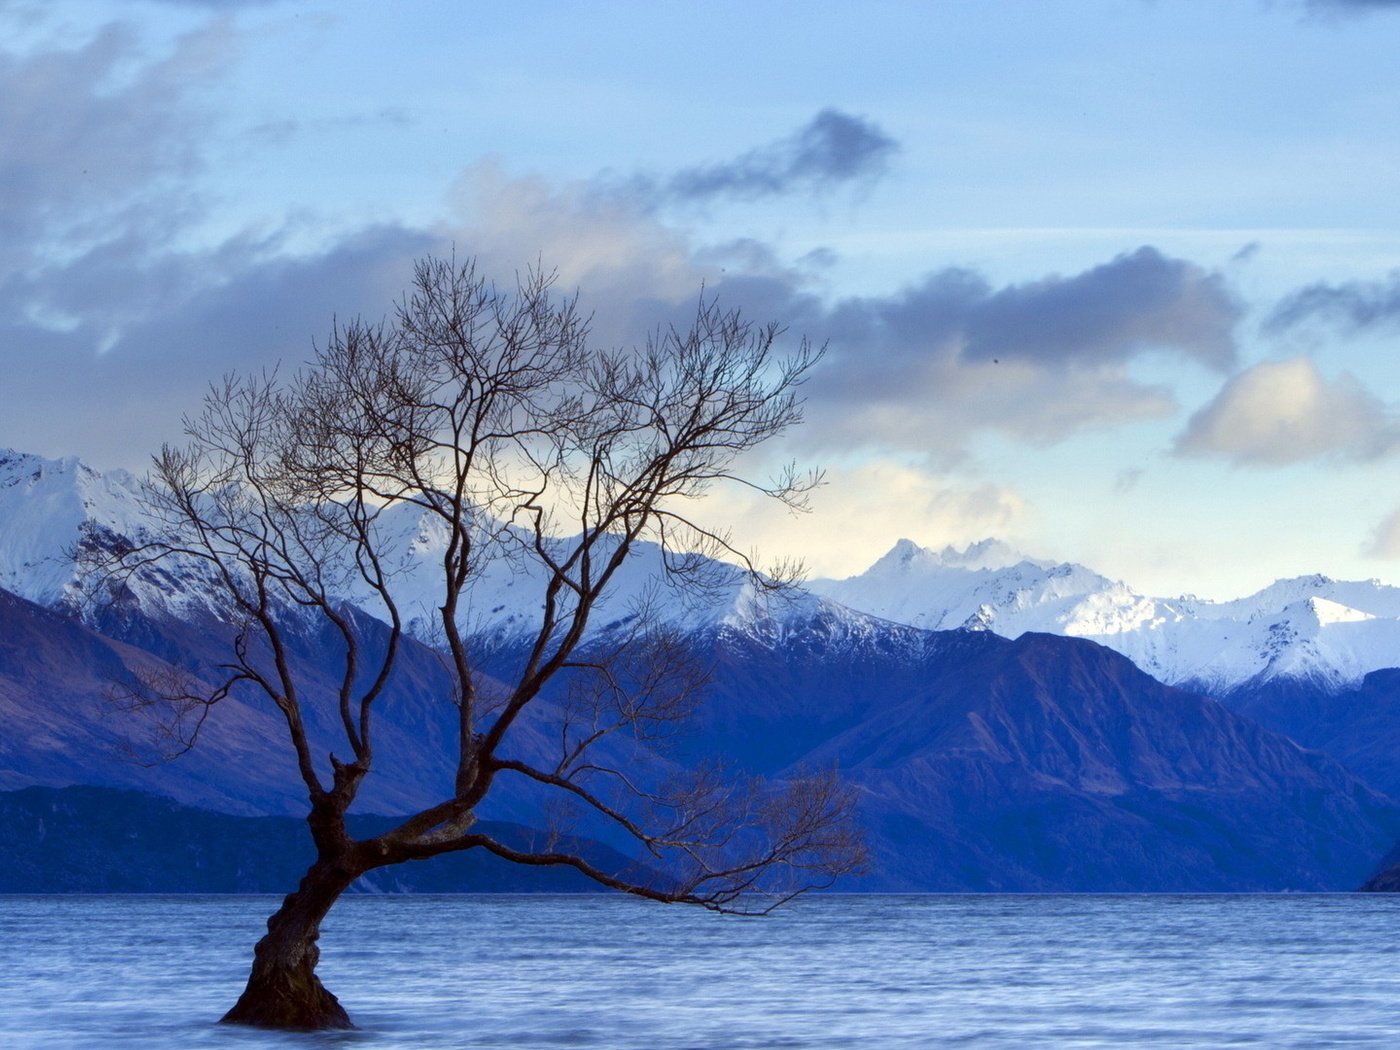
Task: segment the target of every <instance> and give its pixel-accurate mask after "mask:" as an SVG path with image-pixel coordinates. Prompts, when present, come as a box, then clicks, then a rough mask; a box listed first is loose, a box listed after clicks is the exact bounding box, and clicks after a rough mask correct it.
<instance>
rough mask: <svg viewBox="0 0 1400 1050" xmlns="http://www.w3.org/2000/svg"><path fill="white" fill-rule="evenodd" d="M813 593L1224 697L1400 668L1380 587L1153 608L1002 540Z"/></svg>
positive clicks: (1390, 604)
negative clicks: (1026, 641)
mask: <svg viewBox="0 0 1400 1050" xmlns="http://www.w3.org/2000/svg"><path fill="white" fill-rule="evenodd" d="M809 588H810V589H811V590H812V591H813V592H814V593H816V594H820V595H822V596H824V597H827V598H830V599H832V600H834V601H838V602H841V603H842V604H844V605H848V606H850V607H852V608H854V609H859V610H861V611H862V612H867V613H870V614H872V615H875V616H881V617H884V618H886V619H890V620H895V621H898V622H900V623H908V624H912V625H915V626H920V627H927V628H931V629H942V628H950V627H969V628H973V629H982V630H990V631H994V632H996V633H998V634H1001V635H1004V636H1006V637H1009V638H1014V637H1017V636H1018V635H1020V634H1023V633H1025V632H1027V631H1036V632H1044V633H1050V634H1060V635H1065V636H1069V637H1077V638H1088V639H1091V640H1093V641H1096V642H1099V643H1100V644H1102V645H1106V646H1108V647H1109V648H1111V649H1114V650H1116V651H1118V652H1120V653H1122V654H1123V655H1125V656H1127V657H1128V658H1129V659H1130V660H1132V661H1133V662H1134V663H1136V664H1137V665H1138V666H1139V667H1141V668H1142V669H1143V670H1145V671H1147V672H1148V673H1149V674H1151V675H1153V676H1154V677H1156V678H1158V679H1160V680H1162V681H1164V682H1168V683H1171V684H1174V685H1182V686H1186V687H1189V688H1193V689H1196V690H1199V691H1202V692H1208V693H1211V694H1214V695H1227V694H1229V693H1231V692H1232V691H1234V690H1236V689H1240V688H1242V687H1244V686H1246V685H1247V684H1249V683H1260V682H1265V681H1268V680H1271V679H1276V678H1278V679H1295V680H1306V681H1312V682H1314V683H1317V684H1319V685H1321V686H1323V687H1325V688H1329V689H1332V690H1334V691H1335V690H1340V689H1342V688H1345V687H1347V686H1351V685H1355V684H1358V683H1359V682H1360V681H1361V679H1362V678H1363V677H1364V676H1365V674H1366V673H1367V672H1368V671H1373V670H1377V669H1379V668H1383V667H1389V666H1391V665H1392V664H1394V663H1396V662H1397V661H1400V588H1397V587H1390V586H1386V585H1384V584H1381V583H1380V582H1379V581H1376V580H1370V581H1356V582H1347V581H1338V580H1332V579H1330V578H1328V577H1326V576H1304V577H1298V578H1296V579H1289V580H1279V581H1277V582H1275V583H1273V584H1271V585H1270V586H1268V587H1266V588H1264V589H1263V590H1261V591H1259V592H1258V593H1257V594H1253V595H1250V596H1248V597H1245V598H1240V599H1236V600H1234V601H1228V602H1212V601H1206V600H1203V599H1199V598H1194V597H1190V596H1185V597H1180V598H1152V597H1147V596H1144V595H1141V594H1139V593H1137V592H1136V591H1134V590H1133V589H1132V588H1131V587H1129V586H1128V585H1127V584H1125V583H1122V582H1120V581H1115V580H1110V579H1107V578H1106V577H1104V576H1101V575H1099V574H1098V573H1095V572H1093V571H1092V570H1090V569H1086V568H1085V567H1083V566H1082V565H1074V564H1068V563H1065V564H1054V563H1051V562H1045V561H1036V560H1033V559H1029V558H1024V557H1022V556H1020V555H1019V554H1017V553H1016V552H1015V551H1013V550H1011V549H1010V548H1008V547H1006V546H1005V545H1003V544H1000V543H997V542H995V541H986V542H984V543H981V544H975V545H973V546H971V547H968V548H967V549H965V550H963V551H957V550H954V549H952V548H945V549H944V550H943V551H932V550H929V549H927V548H923V547H920V546H918V545H917V544H915V543H912V542H911V541H909V540H901V541H900V542H899V543H897V544H896V545H895V546H894V548H893V549H892V550H890V551H889V553H887V554H886V555H884V557H882V558H880V559H879V560H878V561H877V562H875V564H874V565H872V566H871V567H870V568H869V569H868V570H866V572H864V573H862V574H860V575H858V576H852V577H850V578H848V579H844V580H814V581H812V582H811V583H810V584H809Z"/></svg>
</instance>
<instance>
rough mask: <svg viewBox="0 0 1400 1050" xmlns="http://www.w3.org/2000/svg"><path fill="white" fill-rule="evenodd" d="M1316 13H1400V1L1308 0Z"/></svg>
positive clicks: (1308, 4) (1308, 3) (1309, 8)
mask: <svg viewBox="0 0 1400 1050" xmlns="http://www.w3.org/2000/svg"><path fill="white" fill-rule="evenodd" d="M1307 6H1308V10H1310V11H1315V12H1323V13H1327V12H1331V13H1350V14H1363V13H1365V12H1368V11H1400V0H1307Z"/></svg>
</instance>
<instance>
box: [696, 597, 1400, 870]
mask: <svg viewBox="0 0 1400 1050" xmlns="http://www.w3.org/2000/svg"><path fill="white" fill-rule="evenodd" d="M858 624H859V621H852V620H851V619H850V618H849V617H841V618H835V619H833V618H831V617H829V616H824V615H821V614H820V613H818V614H817V615H815V616H812V617H810V618H806V619H804V618H802V617H800V616H799V617H795V618H791V619H789V620H788V621H787V622H786V623H785V629H784V630H783V631H782V632H781V633H780V634H777V633H775V634H772V635H769V636H768V637H767V638H762V637H759V636H756V635H754V634H752V633H746V632H737V631H734V630H732V629H731V630H719V631H714V632H711V634H710V637H709V649H708V654H707V655H708V656H709V657H710V658H711V659H712V660H713V662H714V667H715V676H714V681H713V684H712V689H711V693H710V696H709V703H708V704H707V705H706V707H705V708H704V709H703V710H702V711H701V712H700V714H699V724H698V726H697V728H696V729H695V731H694V738H693V742H692V743H693V746H694V748H695V751H696V753H698V752H699V751H700V750H702V749H703V748H706V747H708V748H711V749H714V750H716V751H718V752H721V753H723V754H725V755H727V756H730V757H731V758H732V759H733V760H734V761H736V762H738V763H740V764H741V765H743V766H744V767H745V768H748V769H750V770H753V771H757V772H763V773H767V774H769V775H773V776H777V777H779V778H781V777H783V776H785V775H789V774H791V773H792V772H794V771H796V770H799V769H812V768H825V767H828V766H830V765H833V764H834V765H837V766H838V767H839V768H840V770H841V773H842V775H843V777H844V778H845V779H846V780H848V781H849V782H850V783H852V784H853V785H855V786H856V788H857V789H858V790H859V792H860V796H861V806H862V811H863V815H864V819H865V824H866V826H867V828H868V829H869V831H870V845H871V849H872V853H873V864H872V871H873V874H872V876H871V877H870V879H868V880H867V882H866V883H865V885H866V886H868V887H869V888H872V889H882V890H918V891H929V890H939V891H966V890H1007V891H1011V890H1014V891H1031V890H1043V891H1081V890H1095V891H1201V892H1208V891H1217V890H1260V889H1269V890H1280V889H1298V890H1305V889H1350V888H1352V887H1353V886H1355V885H1357V884H1359V883H1360V882H1361V881H1362V880H1363V879H1364V878H1365V877H1367V876H1368V875H1370V874H1371V873H1372V872H1373V871H1374V869H1375V867H1376V864H1377V862H1378V859H1379V858H1380V856H1381V855H1382V854H1383V853H1384V852H1385V851H1386V850H1387V849H1388V848H1389V847H1390V845H1391V844H1392V843H1393V842H1394V840H1395V838H1396V837H1397V835H1400V823H1397V818H1398V817H1400V808H1397V806H1396V804H1395V803H1394V802H1393V801H1391V800H1390V799H1388V798H1386V797H1384V796H1382V795H1381V794H1380V793H1379V792H1377V791H1375V790H1373V789H1371V788H1370V787H1368V786H1367V785H1365V784H1364V783H1362V781H1361V780H1359V779H1358V778H1357V777H1355V776H1354V775H1352V774H1351V773H1349V772H1348V771H1347V770H1346V769H1344V768H1343V767H1342V766H1341V765H1340V764H1339V763H1337V762H1336V761H1334V760H1332V759H1331V758H1329V757H1328V756H1326V755H1324V754H1322V753H1320V752H1315V751H1307V750H1304V749H1302V748H1300V747H1298V745H1297V744H1295V743H1294V742H1293V741H1291V740H1288V739H1286V738H1285V737H1283V736H1281V735H1278V734H1275V733H1272V732H1269V731H1268V730H1265V729H1263V728H1262V727H1260V726H1259V725H1257V724H1255V723H1254V722H1252V721H1251V720H1249V719H1247V718H1245V717H1243V716H1240V715H1238V714H1235V713H1234V712H1232V711H1230V710H1228V709H1227V708H1225V707H1222V706H1221V705H1220V704H1218V703H1216V702H1215V701H1213V700H1211V699H1209V698H1206V697H1203V696H1200V695H1198V694H1194V693H1189V692H1186V691H1184V690H1179V689H1174V688H1171V687H1168V686H1165V685H1163V684H1161V683H1159V682H1157V681H1155V680H1154V679H1152V678H1150V677H1149V676H1148V675H1146V674H1144V673H1143V672H1142V671H1140V670H1139V669H1138V668H1136V667H1135V666H1133V664H1132V663H1131V662H1130V661H1128V660H1127V659H1125V658H1124V657H1122V656H1121V655H1119V654H1117V653H1115V652H1113V651H1111V650H1109V649H1106V648H1105V647H1103V646H1100V645H1097V644H1095V643H1092V642H1088V641H1085V640H1080V639H1066V638H1060V637H1056V636H1053V635H1043V634H1026V635H1023V636H1021V637H1020V638H1018V639H1015V640H1010V639H1005V638H1002V637H1000V636H998V635H995V634H993V633H991V632H987V631H953V632H946V631H945V632H923V631H918V630H917V629H911V628H893V629H891V630H886V631H879V630H866V629H859V628H857V625H858Z"/></svg>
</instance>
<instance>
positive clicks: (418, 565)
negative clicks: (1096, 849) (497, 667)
mask: <svg viewBox="0 0 1400 1050" xmlns="http://www.w3.org/2000/svg"><path fill="white" fill-rule="evenodd" d="M149 526H150V521H149V518H148V516H147V511H146V510H145V507H144V506H143V504H142V501H141V499H140V483H139V481H138V480H137V479H136V478H135V477H133V476H132V475H131V474H129V473H127V472H125V471H111V472H108V473H99V472H98V471H95V470H92V469H91V468H89V467H87V466H85V465H84V464H82V463H80V462H78V461H77V460H76V459H73V458H69V459H64V460H47V459H43V458H41V457H38V456H33V455H26V454H22V453H17V452H11V451H6V450H0V587H3V588H5V589H7V590H9V591H11V592H13V593H15V594H18V595H20V596H21V597H23V598H26V599H28V600H30V601H34V602H37V603H38V604H40V605H44V606H46V607H49V608H60V609H65V610H68V611H81V610H82V608H83V599H84V594H85V591H84V588H85V586H87V584H86V582H85V580H84V577H83V573H82V572H81V570H80V569H79V568H78V566H77V565H76V564H75V561H74V551H75V549H77V548H78V547H80V546H82V545H85V544H94V543H96V544H111V543H116V542H121V541H122V540H127V541H133V540H139V539H140V537H141V536H143V535H144V534H145V531H146V530H147V529H148V528H149ZM380 529H381V533H382V536H383V539H384V545H385V547H386V549H388V550H390V551H392V552H393V556H392V558H393V561H394V563H395V564H396V566H397V571H396V575H395V582H394V589H395V596H396V599H397V601H398V603H399V606H400V609H401V610H402V611H403V613H404V615H405V618H406V620H407V621H408V623H409V626H410V630H411V631H412V632H413V633H414V634H416V635H417V636H418V637H420V638H421V639H423V640H425V641H429V642H431V641H432V639H433V637H434V635H435V630H434V624H435V617H436V610H437V608H438V607H439V606H440V604H441V601H442V598H441V595H440V594H439V592H438V588H439V587H440V582H439V580H438V574H439V572H440V565H441V562H440V558H441V553H442V548H443V545H444V543H445V542H446V537H445V535H444V533H443V530H442V528H441V527H440V523H438V522H435V521H434V520H433V519H432V518H431V516H428V515H425V514H423V513H422V512H421V511H418V510H416V509H414V508H411V507H407V506H404V507H396V508H392V509H391V510H390V511H389V512H387V513H386V514H385V515H384V516H383V518H382V520H381V523H380ZM539 573H540V569H539V567H538V565H532V564H531V563H530V561H529V560H528V559H518V560H517V559H502V560H498V561H496V562H494V563H492V564H491V565H490V567H489V568H488V569H487V571H486V572H485V573H484V575H483V576H482V577H481V578H479V579H477V580H476V581H474V582H473V584H472V587H471V589H470V594H469V601H468V603H467V604H466V606H465V607H464V609H463V610H462V612H461V619H462V622H463V626H465V627H467V628H468V629H473V630H478V629H490V630H494V631H501V632H511V633H514V632H520V631H526V630H528V629H529V628H530V627H531V626H532V625H533V624H535V623H537V622H538V616H539V614H540V613H539V601H540V595H541V588H540V586H539V579H538V576H539ZM202 575H203V574H202V573H201V572H200V570H199V568H198V566H190V565H179V564H171V565H168V566H166V567H165V568H164V569H163V570H162V572H161V574H160V575H158V576H155V577H148V578H147V580H146V581H145V582H144V583H142V582H137V583H134V584H133V586H132V591H133V597H134V599H135V600H136V601H137V602H138V604H139V606H140V608H141V609H142V611H144V612H146V613H147V614H157V615H164V616H177V617H180V616H183V617H189V616H190V615H191V613H192V612H194V611H196V610H211V609H212V608H213V606H212V605H211V593H210V589H209V587H208V582H207V580H205V579H203V578H202ZM706 575H707V583H708V586H706V587H704V588H703V589H701V590H699V591H695V590H686V589H683V588H676V587H671V586H668V585H667V584H666V582H665V579H664V573H662V572H661V562H660V553H659V551H658V550H657V548H655V547H654V546H650V545H639V547H638V549H637V553H636V556H635V557H633V558H632V559H630V561H629V562H628V563H627V564H626V565H625V566H624V568H623V570H622V571H621V573H620V575H619V577H618V578H617V580H616V581H615V586H614V587H613V588H612V589H611V591H610V593H609V595H608V597H607V600H606V601H605V602H604V603H602V604H600V606H599V607H598V609H597V610H596V611H595V615H594V617H593V618H592V621H591V623H590V630H592V631H595V632H601V631H608V630H612V629H617V628H619V627H622V626H624V625H625V624H627V623H628V622H630V620H631V618H632V617H634V616H635V615H637V613H638V610H639V609H641V608H642V607H644V606H645V607H648V608H649V609H650V610H651V612H652V614H653V615H654V616H658V617H659V619H660V620H662V621H663V622H667V623H669V624H671V625H673V626H676V627H679V628H681V629H683V630H685V631H713V632H728V633H737V634H746V635H750V636H753V637H755V638H766V639H768V640H770V641H774V640H781V639H782V638H784V637H785V635H786V633H787V632H789V631H790V630H801V631H810V630H811V629H812V625H813V624H821V625H823V628H822V629H823V630H824V631H825V632H826V634H827V635H828V639H829V641H834V640H835V639H836V638H838V637H847V638H853V637H857V636H859V637H868V636H870V635H871V633H872V632H876V631H878V630H879V628H878V626H876V624H875V623H874V622H873V621H872V620H871V618H872V617H875V618H878V619H880V620H884V621H890V622H893V623H897V624H902V625H907V626H912V627H916V628H920V629H924V630H951V629H957V628H970V629H980V630H990V631H993V632H995V633H997V634H1000V635H1003V636H1005V637H1008V638H1016V637H1018V636H1020V635H1021V634H1024V633H1026V632H1028V631H1033V632H1044V633H1049V634H1059V635H1066V636H1073V637H1080V638H1087V639H1091V640H1093V641H1096V642H1099V643H1100V644H1103V645H1105V646H1108V647H1109V648H1111V649H1114V650H1116V651H1118V652H1120V653H1122V654H1123V655H1125V656H1127V657H1128V658H1129V659H1131V660H1133V662H1134V663H1136V664H1137V665H1138V666H1139V667H1141V668H1142V669H1143V670H1145V671H1147V672H1148V673H1150V674H1152V675H1153V676H1154V677H1156V678H1158V679H1160V680H1161V681H1164V682H1167V683H1170V684H1177V685H1188V686H1191V687H1193V688H1197V689H1200V690H1203V691H1208V692H1213V693H1217V694H1222V693H1228V692H1230V691H1231V690H1234V689H1237V688H1240V687H1242V686H1244V685H1245V684H1247V683H1256V684H1257V683H1259V682H1262V681H1268V680H1273V679H1301V680H1306V681H1309V682H1311V683H1313V684H1315V685H1318V686H1322V687H1324V688H1327V689H1330V690H1332V691H1337V690H1341V689H1344V688H1349V687H1353V686H1355V685H1356V684H1357V683H1359V682H1360V681H1361V679H1362V678H1363V677H1364V676H1365V674H1366V673H1367V672H1368V671H1372V670H1376V669H1378V668H1383V667H1393V666H1400V588H1397V587H1391V586H1386V585H1384V584H1381V583H1380V582H1378V581H1376V580H1370V581H1351V582H1348V581H1338V580H1332V579H1329V578H1327V577H1325V576H1305V577H1298V578H1296V579H1289V580H1279V581H1278V582H1276V583H1274V584H1271V585H1270V586H1269V587H1266V588H1264V589H1263V590H1261V591H1260V592H1259V593H1257V594H1254V595H1250V596H1248V597H1245V598H1240V599H1236V600H1234V601H1228V602H1212V601H1205V600H1202V599H1198V598H1193V597H1180V598H1156V597H1150V596H1147V595H1143V594H1140V593H1138V592H1137V591H1135V590H1134V589H1133V588H1132V587H1130V586H1129V585H1128V584H1126V583H1124V582H1121V581H1116V580H1111V579H1108V578H1107V577H1105V576H1102V575H1100V574H1099V573H1096V572H1094V571H1092V570H1091V569H1088V568H1085V567H1084V566H1082V565H1075V564H1069V563H1059V564H1057V563H1054V562H1050V561H1043V560H1036V559H1032V558H1028V557H1025V556H1023V555H1021V554H1019V553H1018V552H1017V551H1015V550H1014V549H1012V548H1011V547H1009V546H1007V545H1006V544H1004V543H1001V542H999V541H996V540H984V541H983V542H981V543H977V544H973V545H972V546H969V547H967V548H966V549H963V550H956V549H954V548H951V547H948V548H944V549H943V550H937V551H936V550H930V549H927V548H924V547H920V546H918V545H917V544H915V543H913V542H911V541H909V540H901V541H900V542H899V543H897V544H896V545H895V546H894V548H893V549H892V550H890V551H889V553H887V554H886V555H885V556H884V557H882V558H880V559H879V560H878V561H877V562H875V564H874V565H872V566H871V567H870V569H868V570H867V571H866V572H864V573H862V574H860V575H858V576H853V577H850V578H848V579H844V580H830V579H824V580H813V581H811V582H810V583H809V584H808V585H807V589H806V591H805V592H803V593H798V594H795V595H792V594H790V595H787V596H785V597H782V598H777V599H775V598H773V597H772V596H771V595H768V594H766V593H764V592H763V591H762V589H760V588H756V587H755V586H754V585H753V583H752V581H751V580H750V579H749V578H748V576H747V575H746V574H745V573H744V572H742V571H741V570H739V569H738V568H736V567H733V566H727V565H723V564H720V563H714V564H711V565H710V566H709V571H708V572H707V573H706ZM346 597H347V598H349V599H351V600H353V601H356V602H357V604H360V605H361V606H362V607H363V608H364V609H365V610H366V611H367V612H369V613H370V614H371V615H375V614H378V613H380V612H381V610H378V609H376V608H375V606H374V603H373V602H372V600H371V599H370V596H369V594H368V593H367V592H362V593H356V592H355V591H354V589H353V587H352V588H350V589H349V591H348V592H347V595H346Z"/></svg>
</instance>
